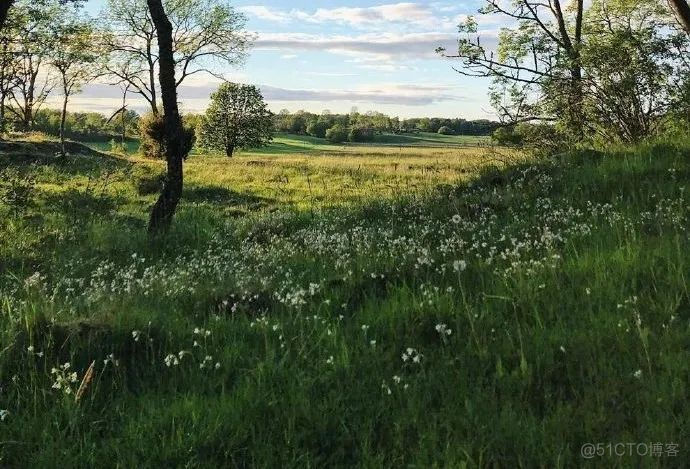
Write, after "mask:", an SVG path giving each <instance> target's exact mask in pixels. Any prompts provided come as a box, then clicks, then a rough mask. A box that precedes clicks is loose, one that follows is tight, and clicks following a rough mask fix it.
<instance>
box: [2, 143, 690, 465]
mask: <svg viewBox="0 0 690 469" xmlns="http://www.w3.org/2000/svg"><path fill="white" fill-rule="evenodd" d="M461 140H462V139H459V138H457V139H456V141H453V142H451V143H452V144H448V143H449V142H447V141H445V140H444V143H443V144H442V145H437V144H436V143H437V142H436V143H434V144H428V145H427V146H424V144H423V142H422V143H420V142H416V143H415V144H411V145H405V144H403V143H404V142H389V143H397V144H398V145H397V146H396V145H386V144H384V143H386V142H380V144H379V145H369V146H355V145H347V146H335V145H327V144H324V143H322V142H321V141H318V140H314V139H309V138H306V137H305V138H292V137H284V136H281V137H279V138H277V139H276V141H275V142H274V143H273V144H272V146H269V147H267V148H264V149H260V150H258V151H251V152H250V151H248V152H243V153H241V154H240V155H239V156H238V157H236V158H233V159H228V158H225V157H220V156H213V155H201V154H198V153H196V154H193V155H191V156H190V158H189V159H188V161H187V162H186V169H185V178H186V179H185V184H186V186H185V193H184V195H183V203H182V206H181V208H180V210H179V213H178V215H177V217H176V221H175V223H174V225H173V229H172V232H171V233H170V234H169V235H168V236H167V237H166V238H165V239H164V240H162V241H161V240H152V239H150V238H149V237H148V236H147V235H146V232H145V226H146V216H147V213H148V210H149V207H150V205H151V204H152V202H153V200H154V199H155V194H156V191H157V190H158V188H159V183H160V176H159V175H160V173H161V171H162V164H161V163H160V162H156V161H151V160H146V159H143V158H141V157H139V156H136V155H126V156H123V155H114V154H106V153H95V152H88V151H86V150H85V151H84V152H83V154H77V153H76V152H75V153H73V154H72V155H70V156H68V157H66V158H64V159H56V158H54V157H53V155H52V154H49V153H40V152H38V151H36V149H35V148H27V147H22V146H20V147H19V148H13V149H9V148H6V149H5V150H4V151H3V152H2V154H0V169H1V170H2V171H3V179H2V181H3V182H2V190H3V192H2V193H1V194H2V195H3V196H4V202H3V203H2V204H0V211H1V213H2V215H1V216H0V272H1V273H0V383H1V386H2V391H1V392H0V419H1V420H2V421H1V422H0V464H1V465H3V466H6V467H54V465H55V463H56V461H59V462H60V465H62V466H64V467H295V468H297V467H299V468H302V467H351V466H355V467H454V468H455V467H458V468H462V467H467V468H480V467H526V468H532V467H556V468H560V467H580V466H584V465H586V464H587V463H588V460H587V459H583V457H582V455H581V447H582V445H583V444H586V443H592V444H607V443H613V444H616V443H628V442H640V443H649V444H651V443H659V444H660V445H661V446H660V447H661V453H659V454H648V455H643V456H640V455H637V454H633V455H625V456H622V457H621V456H616V455H611V454H608V455H606V454H605V455H602V456H596V458H595V459H594V460H593V461H592V463H593V464H594V465H603V466H606V467H683V466H684V464H685V463H683V461H687V450H688V442H689V441H690V420H689V418H690V404H688V399H687V397H688V395H690V390H689V389H688V378H689V377H690V340H689V337H690V334H689V333H690V293H689V292H688V275H689V273H690V272H689V265H690V254H688V253H689V252H690V250H689V249H688V248H689V247H690V245H689V241H690V239H689V234H688V216H689V215H690V206H689V204H688V200H687V197H688V195H687V187H688V181H690V163H689V161H690V159H689V156H690V142H687V141H683V140H678V141H673V142H671V143H668V142H666V143H649V144H644V145H637V146H634V147H616V148H610V149H607V150H605V151H594V150H588V151H573V152H569V153H565V154H561V155H555V156H552V157H550V158H545V159H535V158H532V157H527V156H525V155H522V154H519V153H516V152H514V151H510V150H507V149H502V148H492V147H489V146H483V145H480V146H477V147H474V148H473V147H472V146H473V145H474V144H476V143H477V142H476V141H470V142H469V145H468V142H466V141H465V142H463V141H461ZM407 143H410V142H407Z"/></svg>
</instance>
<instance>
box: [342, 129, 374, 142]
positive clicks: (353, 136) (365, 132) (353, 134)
mask: <svg viewBox="0 0 690 469" xmlns="http://www.w3.org/2000/svg"><path fill="white" fill-rule="evenodd" d="M347 139H348V140H349V141H350V142H373V141H374V129H372V128H370V127H360V126H355V127H352V128H350V132H348V135H347Z"/></svg>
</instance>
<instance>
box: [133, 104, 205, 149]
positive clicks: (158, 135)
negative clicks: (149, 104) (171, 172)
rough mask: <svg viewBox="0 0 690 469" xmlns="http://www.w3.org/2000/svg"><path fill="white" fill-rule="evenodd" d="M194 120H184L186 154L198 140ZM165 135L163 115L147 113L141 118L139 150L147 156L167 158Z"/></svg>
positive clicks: (183, 130)
mask: <svg viewBox="0 0 690 469" xmlns="http://www.w3.org/2000/svg"><path fill="white" fill-rule="evenodd" d="M193 125H194V122H190V121H185V120H184V119H183V122H182V132H183V136H182V141H183V145H184V153H183V154H184V155H188V154H189V152H190V151H191V150H192V147H193V146H194V142H195V140H196V132H195V129H194V127H193ZM164 136H165V124H164V122H163V116H161V115H158V116H155V115H153V113H147V114H145V115H144V116H143V117H142V118H141V119H139V138H140V139H141V144H140V146H139V151H140V152H141V154H142V155H144V156H145V157H147V158H156V159H163V158H165V148H164V147H163V145H162V142H163V137H164Z"/></svg>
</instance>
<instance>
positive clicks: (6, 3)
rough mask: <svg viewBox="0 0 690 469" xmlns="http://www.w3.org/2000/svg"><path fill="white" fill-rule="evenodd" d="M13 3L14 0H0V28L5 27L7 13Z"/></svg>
mask: <svg viewBox="0 0 690 469" xmlns="http://www.w3.org/2000/svg"><path fill="white" fill-rule="evenodd" d="M13 3H14V0H0V30H2V28H4V27H5V21H7V13H9V11H10V8H11V7H12V4H13Z"/></svg>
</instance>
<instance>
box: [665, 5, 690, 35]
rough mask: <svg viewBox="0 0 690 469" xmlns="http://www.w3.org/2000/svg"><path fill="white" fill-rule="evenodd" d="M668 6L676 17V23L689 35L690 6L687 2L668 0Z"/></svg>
mask: <svg viewBox="0 0 690 469" xmlns="http://www.w3.org/2000/svg"><path fill="white" fill-rule="evenodd" d="M668 5H669V7H671V10H673V13H674V14H675V15H676V19H677V20H678V23H680V25H681V26H682V27H683V29H685V31H686V32H687V33H688V34H690V5H688V2H687V0H668Z"/></svg>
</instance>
